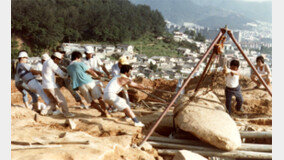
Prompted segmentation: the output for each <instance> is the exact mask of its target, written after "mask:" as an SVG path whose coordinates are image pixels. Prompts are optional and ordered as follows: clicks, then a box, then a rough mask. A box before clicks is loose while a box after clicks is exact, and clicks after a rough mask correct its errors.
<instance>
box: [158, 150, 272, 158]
mask: <svg viewBox="0 0 284 160" xmlns="http://www.w3.org/2000/svg"><path fill="white" fill-rule="evenodd" d="M190 151H192V152H195V153H197V154H200V155H202V156H204V157H227V158H242V159H245V158H248V159H249V158H252V159H272V153H263V152H250V151H231V152H224V151H217V152H215V151H207V150H203V151H202V150H190ZM177 152H178V150H176V149H158V153H159V154H160V155H171V156H174V155H175V154H176V153H177Z"/></svg>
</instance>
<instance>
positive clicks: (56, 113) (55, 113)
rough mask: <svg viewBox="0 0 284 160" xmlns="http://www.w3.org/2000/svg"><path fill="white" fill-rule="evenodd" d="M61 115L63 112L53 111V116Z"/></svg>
mask: <svg viewBox="0 0 284 160" xmlns="http://www.w3.org/2000/svg"><path fill="white" fill-rule="evenodd" d="M59 114H61V111H60V110H56V111H53V112H52V115H54V116H56V115H59Z"/></svg>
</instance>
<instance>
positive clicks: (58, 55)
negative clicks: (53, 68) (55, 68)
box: [53, 52, 62, 59]
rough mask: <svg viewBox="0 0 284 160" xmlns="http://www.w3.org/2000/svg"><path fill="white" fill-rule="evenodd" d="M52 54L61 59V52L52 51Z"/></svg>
mask: <svg viewBox="0 0 284 160" xmlns="http://www.w3.org/2000/svg"><path fill="white" fill-rule="evenodd" d="M53 56H55V57H57V58H59V59H62V54H61V53H60V52H54V54H53Z"/></svg>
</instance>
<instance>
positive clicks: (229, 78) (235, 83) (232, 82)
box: [223, 60, 243, 114]
mask: <svg viewBox="0 0 284 160" xmlns="http://www.w3.org/2000/svg"><path fill="white" fill-rule="evenodd" d="M239 66H240V62H239V61H238V60H232V61H231V63H230V69H228V68H227V67H226V66H225V67H224V70H223V72H224V73H225V75H226V88H225V96H226V108H227V109H228V111H229V114H231V101H232V97H233V96H235V97H236V100H237V105H236V110H237V111H241V112H243V108H242V104H243V96H242V93H241V87H240V85H239V77H240V72H239Z"/></svg>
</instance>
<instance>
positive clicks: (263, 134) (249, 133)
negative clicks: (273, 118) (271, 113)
mask: <svg viewBox="0 0 284 160" xmlns="http://www.w3.org/2000/svg"><path fill="white" fill-rule="evenodd" d="M240 134H241V137H242V138H272V132H269V131H265V132H255V131H240Z"/></svg>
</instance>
